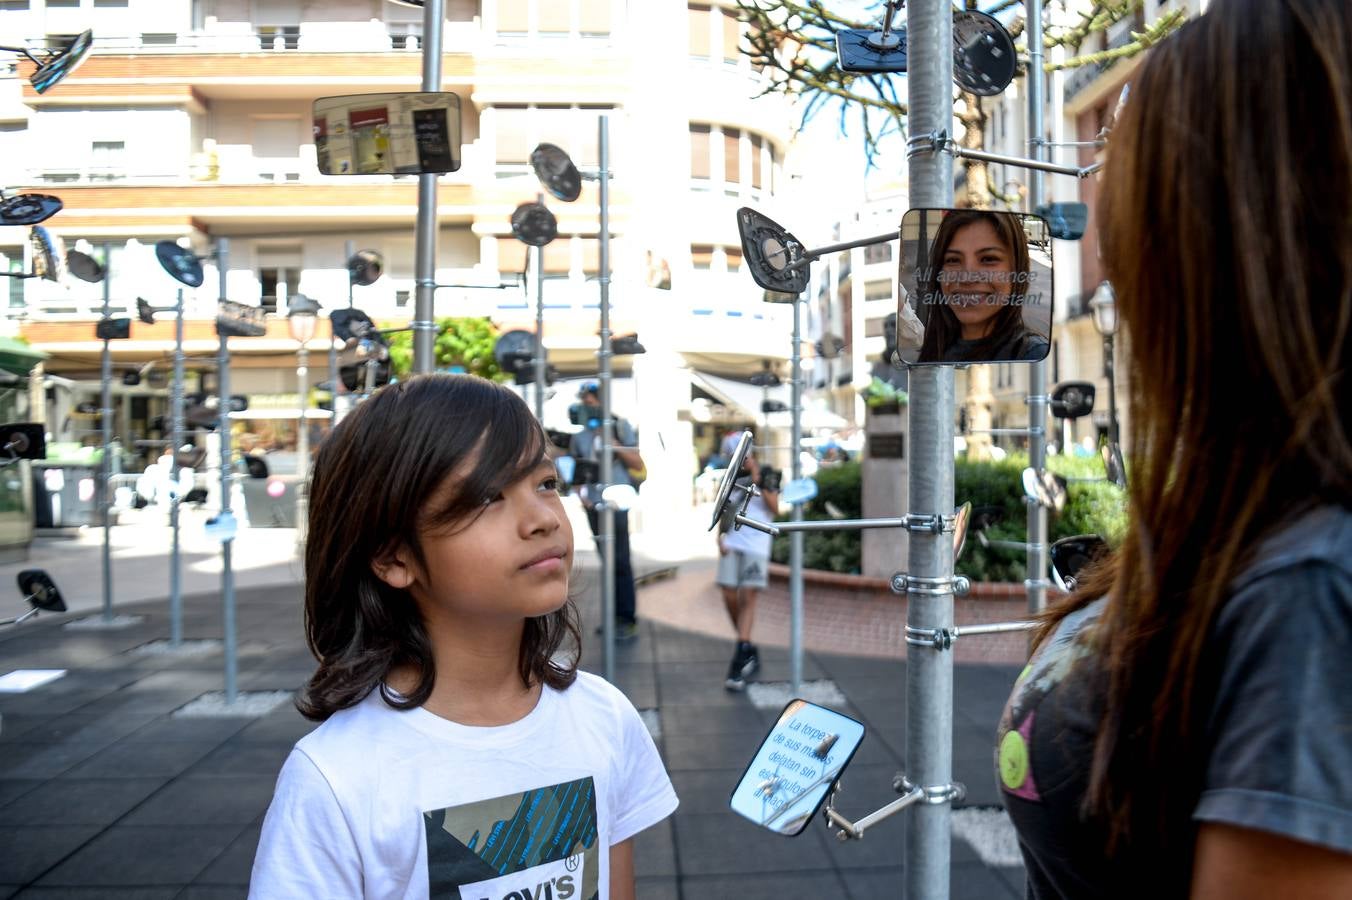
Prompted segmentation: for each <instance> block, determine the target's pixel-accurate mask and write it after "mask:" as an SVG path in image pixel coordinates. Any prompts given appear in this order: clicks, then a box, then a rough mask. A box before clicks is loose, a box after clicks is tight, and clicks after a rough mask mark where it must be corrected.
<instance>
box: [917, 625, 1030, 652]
mask: <svg viewBox="0 0 1352 900" xmlns="http://www.w3.org/2000/svg"><path fill="white" fill-rule="evenodd" d="M1038 624H1039V623H1038V622H1033V621H1022V622H992V623H990V624H987V625H962V626H958V625H955V626H953V627H952V628H913V627H912V626H910V625H907V626H906V643H908V644H910V645H911V646H912V647H931V648H933V649H935V650H951V649H952V647H953V642H954V641H956V640H957V639H958V638H960V637H962V636H963V635H973V636H975V635H978V634H1005V633H1007V632H1011V631H1031V630H1032V629H1034V628H1036V627H1037V626H1038Z"/></svg>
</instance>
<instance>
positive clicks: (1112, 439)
mask: <svg viewBox="0 0 1352 900" xmlns="http://www.w3.org/2000/svg"><path fill="white" fill-rule="evenodd" d="M1103 374H1104V375H1106V376H1108V441H1109V443H1112V444H1117V443H1119V441H1120V440H1121V435H1120V434H1119V433H1118V428H1117V373H1116V371H1114V368H1113V335H1111V334H1105V335H1104V336H1103Z"/></svg>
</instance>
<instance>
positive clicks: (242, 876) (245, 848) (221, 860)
mask: <svg viewBox="0 0 1352 900" xmlns="http://www.w3.org/2000/svg"><path fill="white" fill-rule="evenodd" d="M262 830H263V829H262V826H261V825H253V826H250V827H248V828H246V829H244V831H242V832H241V833H240V835H239V837H237V838H235V839H234V840H233V841H231V842H230V846H229V847H226V848H225V852H224V853H222V854H221V855H220V856H218V857H216V859H215V860H213V861H212V863H211V865H209V866H207V867H206V869H204V870H203V871H202V874H200V875H198V876H197V879H196V880H195V881H194V882H193V885H194V886H195V887H201V886H205V885H213V886H224V885H240V886H243V887H248V885H249V876H250V875H251V874H252V872H253V861H254V856H255V855H256V854H257V852H258V837H259V834H260V832H261V831H262Z"/></svg>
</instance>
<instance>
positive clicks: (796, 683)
mask: <svg viewBox="0 0 1352 900" xmlns="http://www.w3.org/2000/svg"><path fill="white" fill-rule="evenodd" d="M806 294H807V292H806V291H804V294H803V295H800V296H795V297H794V298H793V355H792V358H791V360H790V362H791V365H792V367H793V369H792V372H791V373H790V377H791V379H792V382H791V383H792V388H791V396H790V398H789V400H790V402H791V403H792V405H793V410H792V412H791V413H790V415H791V418H790V420H789V422H790V425H789V444H790V447H789V460H790V462H789V472H790V473H791V474H792V475H793V478H794V479H795V480H796V479H798V478H801V477H803V461H802V459H801V458H800V457H799V454H800V452H801V450H802V446H803V351H802V335H803V325H802V319H803V316H802V309H803V297H804V296H806ZM781 496H782V495H781ZM790 518H791V519H792V521H794V522H801V521H803V505H802V504H801V503H795V504H794V505H793V512H792V514H791V516H790ZM789 680H790V682H791V689H792V692H793V696H795V697H796V696H798V691H799V688H800V687H801V686H802V683H803V533H802V532H801V531H795V532H793V533H792V534H790V535H789Z"/></svg>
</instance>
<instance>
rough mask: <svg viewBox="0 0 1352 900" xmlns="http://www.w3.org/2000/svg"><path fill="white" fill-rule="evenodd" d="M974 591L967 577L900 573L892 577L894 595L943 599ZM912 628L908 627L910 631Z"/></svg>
mask: <svg viewBox="0 0 1352 900" xmlns="http://www.w3.org/2000/svg"><path fill="white" fill-rule="evenodd" d="M971 589H972V582H971V581H970V580H969V579H968V578H967V576H966V575H954V576H953V577H952V578H921V577H920V576H919V575H908V574H906V573H905V572H898V573H896V574H895V575H893V576H892V593H894V594H922V595H924V596H927V597H942V596H945V595H947V594H957V595H958V596H962V595H964V594H966V593H967V592H968V591H970V590H971ZM909 627H910V626H907V628H908V630H909Z"/></svg>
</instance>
